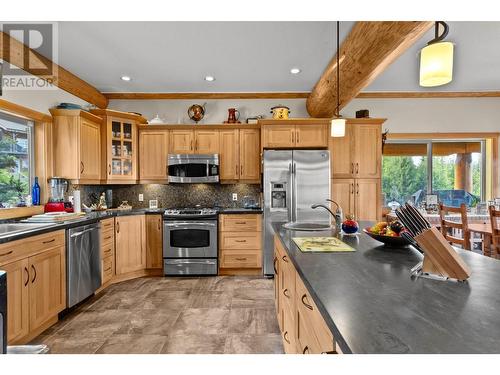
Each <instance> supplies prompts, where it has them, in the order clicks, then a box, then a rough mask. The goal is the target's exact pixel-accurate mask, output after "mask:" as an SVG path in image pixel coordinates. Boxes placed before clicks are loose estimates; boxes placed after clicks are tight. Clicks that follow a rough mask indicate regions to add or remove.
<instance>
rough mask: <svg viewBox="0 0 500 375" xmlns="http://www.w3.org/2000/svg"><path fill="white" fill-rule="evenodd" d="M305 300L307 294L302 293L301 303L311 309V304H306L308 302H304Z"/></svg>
mask: <svg viewBox="0 0 500 375" xmlns="http://www.w3.org/2000/svg"><path fill="white" fill-rule="evenodd" d="M306 300H307V295H306V294H304V295H303V296H302V298H301V301H302V304H303V305H304V306H305V307H307V308H308V309H309V310H312V309H313V307H312V305H310V304H308V303H307V302H306Z"/></svg>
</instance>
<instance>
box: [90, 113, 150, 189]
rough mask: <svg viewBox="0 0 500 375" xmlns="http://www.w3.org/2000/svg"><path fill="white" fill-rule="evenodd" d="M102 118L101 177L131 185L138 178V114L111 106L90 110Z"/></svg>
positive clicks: (140, 120) (108, 181) (140, 121)
mask: <svg viewBox="0 0 500 375" xmlns="http://www.w3.org/2000/svg"><path fill="white" fill-rule="evenodd" d="M91 112H92V113H93V114H95V115H97V116H100V117H102V118H103V126H102V127H101V160H102V164H101V172H102V173H101V180H102V183H108V184H134V183H136V182H137V177H138V167H137V164H138V135H137V125H138V124H140V123H144V122H146V120H145V119H144V118H143V117H142V116H139V115H135V114H133V113H129V112H120V111H114V110H110V109H93V110H92V111H91Z"/></svg>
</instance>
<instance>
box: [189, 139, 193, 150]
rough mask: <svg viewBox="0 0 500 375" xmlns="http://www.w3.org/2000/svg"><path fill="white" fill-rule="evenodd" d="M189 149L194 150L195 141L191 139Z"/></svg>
mask: <svg viewBox="0 0 500 375" xmlns="http://www.w3.org/2000/svg"><path fill="white" fill-rule="evenodd" d="M189 149H190V150H192V149H193V141H192V140H191V142H190V144H189Z"/></svg>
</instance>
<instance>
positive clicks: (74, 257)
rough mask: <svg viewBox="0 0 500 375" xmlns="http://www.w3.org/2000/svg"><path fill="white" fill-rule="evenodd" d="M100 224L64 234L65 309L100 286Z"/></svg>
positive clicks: (82, 227) (83, 226) (77, 228)
mask: <svg viewBox="0 0 500 375" xmlns="http://www.w3.org/2000/svg"><path fill="white" fill-rule="evenodd" d="M100 231H101V223H94V224H88V225H82V226H80V227H76V228H71V229H68V230H67V232H66V281H67V284H66V300H67V304H68V307H72V306H74V305H76V304H77V303H78V302H81V301H82V300H84V299H85V298H87V297H89V296H91V295H92V294H93V293H94V292H95V291H96V290H97V289H98V288H99V287H100V286H101V254H100V249H101V246H100Z"/></svg>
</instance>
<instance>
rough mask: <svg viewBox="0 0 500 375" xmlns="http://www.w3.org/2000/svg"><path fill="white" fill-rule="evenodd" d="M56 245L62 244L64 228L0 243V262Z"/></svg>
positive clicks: (22, 256)
mask: <svg viewBox="0 0 500 375" xmlns="http://www.w3.org/2000/svg"><path fill="white" fill-rule="evenodd" d="M57 246H64V230H60V231H56V232H49V233H45V234H41V235H38V236H33V237H28V238H24V239H22V240H17V241H13V242H7V243H5V244H2V245H0V264H5V263H9V262H13V261H15V260H18V259H22V258H26V257H28V256H30V255H33V254H37V253H39V252H41V251H44V250H48V249H52V248H54V247H57Z"/></svg>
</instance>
